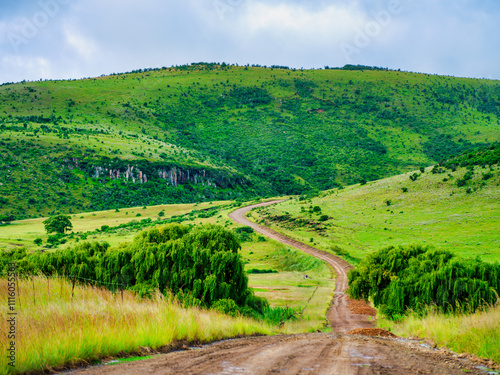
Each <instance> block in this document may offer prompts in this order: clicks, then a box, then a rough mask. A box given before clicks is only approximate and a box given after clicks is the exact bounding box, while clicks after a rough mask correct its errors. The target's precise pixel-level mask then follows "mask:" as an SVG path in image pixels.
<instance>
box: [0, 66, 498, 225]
mask: <svg viewBox="0 0 500 375" xmlns="http://www.w3.org/2000/svg"><path fill="white" fill-rule="evenodd" d="M499 108H500V84H499V83H498V82H497V81H489V80H477V79H463V78H452V77H440V76H432V75H424V74H411V73H405V72H399V71H389V70H386V69H381V68H369V67H364V66H347V67H345V69H325V70H308V71H306V70H290V69H287V68H286V67H272V68H261V67H238V66H230V65H226V64H222V65H218V64H194V65H191V66H181V67H175V68H162V69H156V70H153V69H146V70H138V71H135V72H132V73H129V74H119V75H118V74H117V75H112V76H109V77H99V78H92V79H85V80H78V81H45V82H23V83H19V84H11V85H4V86H1V87H0V131H1V133H0V154H1V155H2V159H0V160H1V161H0V168H1V169H2V170H3V171H6V173H4V174H1V175H0V184H1V185H0V214H5V215H14V216H15V217H17V218H23V217H28V216H40V215H47V214H49V213H50V212H53V211H54V210H56V209H57V210H58V211H60V212H63V213H67V212H69V211H70V210H80V211H81V210H96V209H105V208H115V207H117V206H133V205H143V204H157V203H180V202H193V201H203V200H211V199H235V198H238V197H250V196H257V195H261V196H262V195H264V196H267V195H276V194H290V193H303V192H307V191H311V190H324V189H328V188H332V187H335V186H340V185H341V184H347V183H356V182H360V181H364V182H366V181H370V180H374V179H379V178H381V177H385V176H389V175H394V174H397V173H398V172H405V171H409V170H412V169H416V168H418V167H420V166H422V165H430V164H431V163H435V162H439V161H441V160H442V159H443V158H446V157H448V156H453V155H457V154H459V153H461V152H463V151H467V150H470V149H472V148H475V147H477V146H480V145H484V144H490V143H492V142H494V141H497V140H498V139H499V138H500V126H499V116H500V109H499ZM129 167H130V168H132V167H134V171H133V172H132V173H131V175H130V176H129V178H126V177H125V176H126V171H127V170H128V171H129V172H130V171H131V169H129ZM138 171H140V172H142V173H143V175H146V176H147V178H144V177H143V178H140V175H139V172H138ZM118 172H120V173H118ZM163 172H166V174H167V175H168V176H167V177H165V175H164V174H163ZM132 174H133V176H132ZM173 175H175V176H176V177H175V178H173V177H172V176H173ZM179 175H182V176H183V177H182V178H178V177H179Z"/></svg>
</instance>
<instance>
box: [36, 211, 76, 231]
mask: <svg viewBox="0 0 500 375" xmlns="http://www.w3.org/2000/svg"><path fill="white" fill-rule="evenodd" d="M43 225H44V227H45V231H46V232H47V234H50V233H59V234H64V233H65V232H66V231H69V230H71V229H72V228H73V224H71V217H70V216H66V215H56V216H51V217H49V218H48V219H47V220H45V221H44V222H43Z"/></svg>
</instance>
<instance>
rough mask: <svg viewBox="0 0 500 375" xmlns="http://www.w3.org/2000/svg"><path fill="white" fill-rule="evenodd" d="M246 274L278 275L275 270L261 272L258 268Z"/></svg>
mask: <svg viewBox="0 0 500 375" xmlns="http://www.w3.org/2000/svg"><path fill="white" fill-rule="evenodd" d="M247 273H248V274H257V275H259V274H265V273H278V271H276V270H261V269H258V268H252V269H249V270H248V271H247Z"/></svg>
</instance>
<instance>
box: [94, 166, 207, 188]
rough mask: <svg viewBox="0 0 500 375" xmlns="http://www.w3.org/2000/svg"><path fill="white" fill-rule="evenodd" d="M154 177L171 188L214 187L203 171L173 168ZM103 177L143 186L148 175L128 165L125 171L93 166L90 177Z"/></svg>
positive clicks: (157, 173)
mask: <svg viewBox="0 0 500 375" xmlns="http://www.w3.org/2000/svg"><path fill="white" fill-rule="evenodd" d="M156 175H158V179H161V180H166V181H168V182H169V184H171V185H172V186H178V185H179V184H184V183H186V182H191V183H194V184H202V185H203V186H216V184H215V182H214V181H213V180H212V179H211V178H207V173H206V171H205V170H202V171H201V172H200V171H196V172H193V171H190V170H182V169H180V168H178V167H173V168H171V169H169V170H167V169H159V170H157V171H156ZM103 176H109V178H110V179H111V180H120V179H124V180H126V181H131V182H132V183H136V182H138V183H141V184H145V183H147V182H148V175H147V174H146V173H145V172H143V171H141V170H140V169H138V168H135V167H134V166H130V165H129V166H127V169H126V170H125V171H120V170H119V169H108V168H105V167H102V166H94V167H93V170H92V174H91V177H93V178H100V177H103Z"/></svg>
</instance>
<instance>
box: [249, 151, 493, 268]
mask: <svg viewBox="0 0 500 375" xmlns="http://www.w3.org/2000/svg"><path fill="white" fill-rule="evenodd" d="M499 152H500V144H498V143H497V144H495V145H492V146H490V147H488V148H483V149H480V150H478V151H475V152H468V153H464V154H463V155H460V156H459V157H456V158H452V159H449V160H446V161H444V162H443V163H441V164H442V165H436V166H434V167H432V168H431V167H429V168H427V169H425V170H424V171H423V172H422V171H420V170H419V171H412V172H408V173H405V174H402V175H398V176H393V177H389V178H386V179H382V180H378V181H373V182H369V183H366V184H363V185H362V184H357V185H352V186H348V187H346V188H343V189H333V190H329V191H325V192H321V193H320V194H319V195H318V196H316V197H312V198H307V197H304V196H302V197H297V198H294V199H290V200H287V201H285V202H283V203H280V204H278V205H275V206H271V207H269V208H266V209H261V210H260V212H258V213H253V215H254V218H255V219H256V220H257V221H262V222H263V223H266V225H270V226H271V227H275V228H276V229H277V230H278V231H283V232H285V233H287V234H290V235H291V236H292V237H295V238H297V239H298V240H300V241H303V242H309V241H311V242H313V243H314V244H315V246H316V247H318V248H320V249H323V250H325V251H330V252H332V253H335V254H338V255H340V256H342V257H345V259H346V260H348V261H350V262H351V263H354V264H356V263H357V262H358V261H359V260H361V259H364V258H365V257H366V255H367V254H370V253H372V252H375V251H377V250H380V249H382V248H385V247H388V246H400V245H404V246H407V245H412V244H415V243H419V244H423V245H430V246H433V247H436V248H437V249H440V250H449V251H451V252H453V253H454V254H457V255H460V256H462V257H466V258H471V257H475V256H480V257H481V258H482V259H484V260H485V261H488V262H493V261H498V260H500V241H499V238H498V228H499V227H500V216H499V215H498V213H499V212H500V188H499V186H500V158H499V156H500V153H499ZM495 155H496V156H495ZM459 161H460V163H458V162H459ZM460 165H462V166H460Z"/></svg>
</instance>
